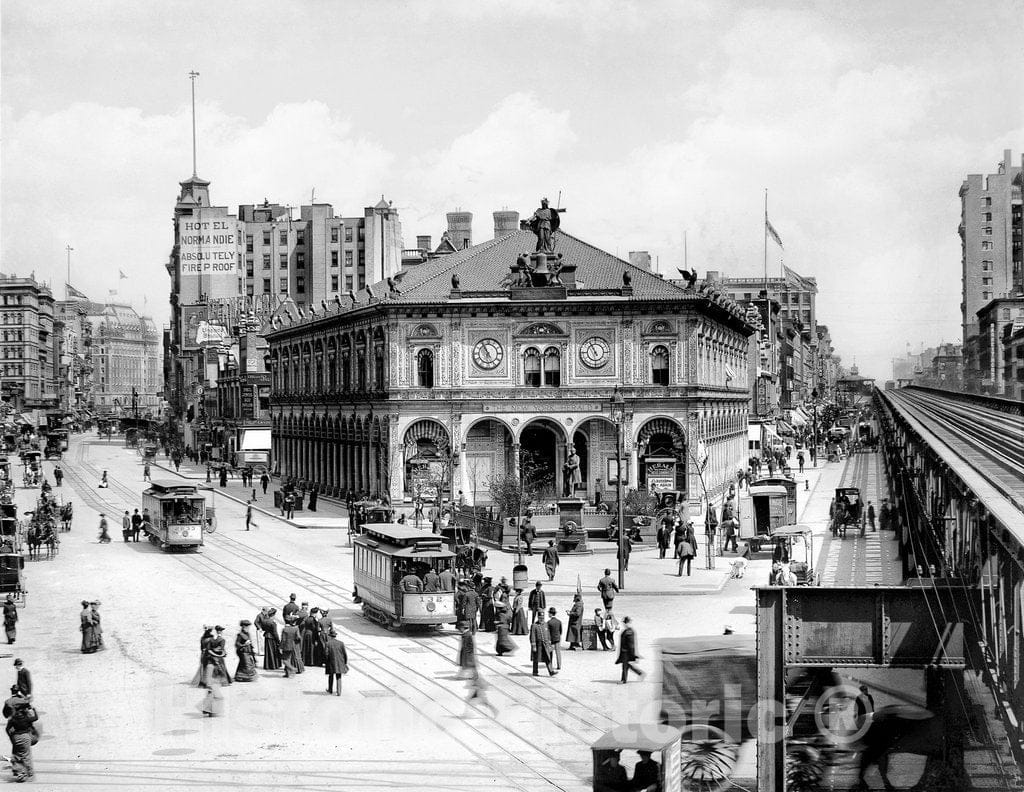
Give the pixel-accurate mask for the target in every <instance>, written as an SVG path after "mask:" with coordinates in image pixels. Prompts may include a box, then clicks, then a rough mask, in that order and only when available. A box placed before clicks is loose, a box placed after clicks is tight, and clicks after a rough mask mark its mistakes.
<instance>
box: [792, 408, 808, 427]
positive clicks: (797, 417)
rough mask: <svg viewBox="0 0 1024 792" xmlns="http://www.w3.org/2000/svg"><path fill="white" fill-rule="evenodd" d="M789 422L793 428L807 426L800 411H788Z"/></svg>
mask: <svg viewBox="0 0 1024 792" xmlns="http://www.w3.org/2000/svg"><path fill="white" fill-rule="evenodd" d="M789 422H790V423H791V424H792V425H793V426H806V425H807V419H806V418H805V417H804V416H803V413H802V412H800V410H790V411H789Z"/></svg>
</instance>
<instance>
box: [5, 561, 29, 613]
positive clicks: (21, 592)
mask: <svg viewBox="0 0 1024 792" xmlns="http://www.w3.org/2000/svg"><path fill="white" fill-rule="evenodd" d="M8 594H10V595H11V596H12V597H14V601H15V602H20V603H22V604H24V603H25V598H26V596H27V595H28V590H27V589H26V588H25V557H24V556H23V555H22V554H21V553H0V597H6V596H7V595H8Z"/></svg>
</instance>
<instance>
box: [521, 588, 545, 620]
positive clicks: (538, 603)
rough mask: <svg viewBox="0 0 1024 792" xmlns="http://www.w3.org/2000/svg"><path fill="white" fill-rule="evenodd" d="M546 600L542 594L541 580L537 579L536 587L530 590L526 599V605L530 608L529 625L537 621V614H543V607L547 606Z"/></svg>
mask: <svg viewBox="0 0 1024 792" xmlns="http://www.w3.org/2000/svg"><path fill="white" fill-rule="evenodd" d="M547 604H548V600H547V596H546V595H545V594H544V590H543V588H542V586H541V582H540V581H539V580H538V581H537V587H536V588H535V589H534V590H533V591H531V592H530V598H529V599H528V600H527V602H526V605H527V607H528V608H529V609H530V626H531V627H532V626H533V623H534V622H535V621H537V617H538V616H539V615H543V614H544V608H546V607H547Z"/></svg>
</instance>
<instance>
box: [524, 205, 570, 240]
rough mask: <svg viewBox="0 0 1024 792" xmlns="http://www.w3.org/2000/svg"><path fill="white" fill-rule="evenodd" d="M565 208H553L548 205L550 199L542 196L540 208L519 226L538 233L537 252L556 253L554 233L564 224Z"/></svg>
mask: <svg viewBox="0 0 1024 792" xmlns="http://www.w3.org/2000/svg"><path fill="white" fill-rule="evenodd" d="M564 211H565V210H564V209H552V208H551V207H550V206H548V199H547V198H542V199H541V201H540V209H538V210H537V211H535V212H534V213H533V216H532V217H530V219H529V220H523V221H522V222H521V223H520V224H519V227H520V228H523V229H529V230H530V231H533V233H534V234H536V235H537V248H536V252H537V253H554V252H555V238H554V234H555V232H556V231H558V228H559V226H560V225H561V224H562V219H561V216H560V215H561V213H562V212H564Z"/></svg>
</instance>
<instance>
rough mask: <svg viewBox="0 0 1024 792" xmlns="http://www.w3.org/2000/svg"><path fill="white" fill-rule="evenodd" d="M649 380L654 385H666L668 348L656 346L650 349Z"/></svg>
mask: <svg viewBox="0 0 1024 792" xmlns="http://www.w3.org/2000/svg"><path fill="white" fill-rule="evenodd" d="M651 382H652V383H653V384H654V385H668V349H667V348H666V347H663V346H656V347H655V348H654V349H652V350H651Z"/></svg>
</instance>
